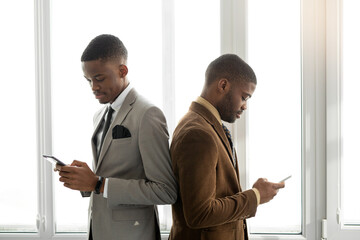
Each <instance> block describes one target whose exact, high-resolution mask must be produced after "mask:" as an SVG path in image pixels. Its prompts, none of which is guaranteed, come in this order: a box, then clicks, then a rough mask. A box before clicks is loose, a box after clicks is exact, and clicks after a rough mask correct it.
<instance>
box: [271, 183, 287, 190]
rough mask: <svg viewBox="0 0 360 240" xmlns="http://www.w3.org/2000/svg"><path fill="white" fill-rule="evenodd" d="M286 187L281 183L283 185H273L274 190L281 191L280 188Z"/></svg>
mask: <svg viewBox="0 0 360 240" xmlns="http://www.w3.org/2000/svg"><path fill="white" fill-rule="evenodd" d="M284 187H285V183H284V182H281V183H273V188H275V189H279V188H284Z"/></svg>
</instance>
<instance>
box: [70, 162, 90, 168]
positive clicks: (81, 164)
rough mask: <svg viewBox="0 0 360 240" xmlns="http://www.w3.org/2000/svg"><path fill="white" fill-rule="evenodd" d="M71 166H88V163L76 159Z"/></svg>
mask: <svg viewBox="0 0 360 240" xmlns="http://www.w3.org/2000/svg"><path fill="white" fill-rule="evenodd" d="M70 166H76V167H85V166H87V164H86V163H85V162H81V161H78V160H74V161H73V162H72V163H71V165H70Z"/></svg>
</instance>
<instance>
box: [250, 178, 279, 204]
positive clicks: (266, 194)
mask: <svg viewBox="0 0 360 240" xmlns="http://www.w3.org/2000/svg"><path fill="white" fill-rule="evenodd" d="M284 187H285V183H284V182H281V183H272V182H268V181H267V179H266V178H259V179H258V180H257V181H256V183H254V185H253V188H256V189H257V190H259V192H260V204H263V203H267V202H269V201H270V200H271V199H273V198H274V197H275V195H276V194H277V193H278V191H279V189H280V188H284Z"/></svg>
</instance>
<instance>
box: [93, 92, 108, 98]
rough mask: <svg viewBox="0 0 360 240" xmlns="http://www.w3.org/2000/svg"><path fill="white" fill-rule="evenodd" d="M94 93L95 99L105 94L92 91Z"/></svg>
mask: <svg viewBox="0 0 360 240" xmlns="http://www.w3.org/2000/svg"><path fill="white" fill-rule="evenodd" d="M94 95H95V98H96V99H99V98H102V97H103V96H105V94H103V93H99V92H96V93H94Z"/></svg>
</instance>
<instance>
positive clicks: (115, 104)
mask: <svg viewBox="0 0 360 240" xmlns="http://www.w3.org/2000/svg"><path fill="white" fill-rule="evenodd" d="M132 88H133V87H132V85H131V84H130V83H129V84H128V85H127V87H126V88H125V89H124V91H122V92H121V93H120V95H119V96H118V97H117V98H116V99H115V101H114V102H113V103H112V104H110V106H111V108H113V109H114V110H115V111H116V112H117V111H119V110H120V108H121V106H122V105H123V103H124V101H125V98H126V96H127V95H128V94H129V92H130V90H131V89H132Z"/></svg>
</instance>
